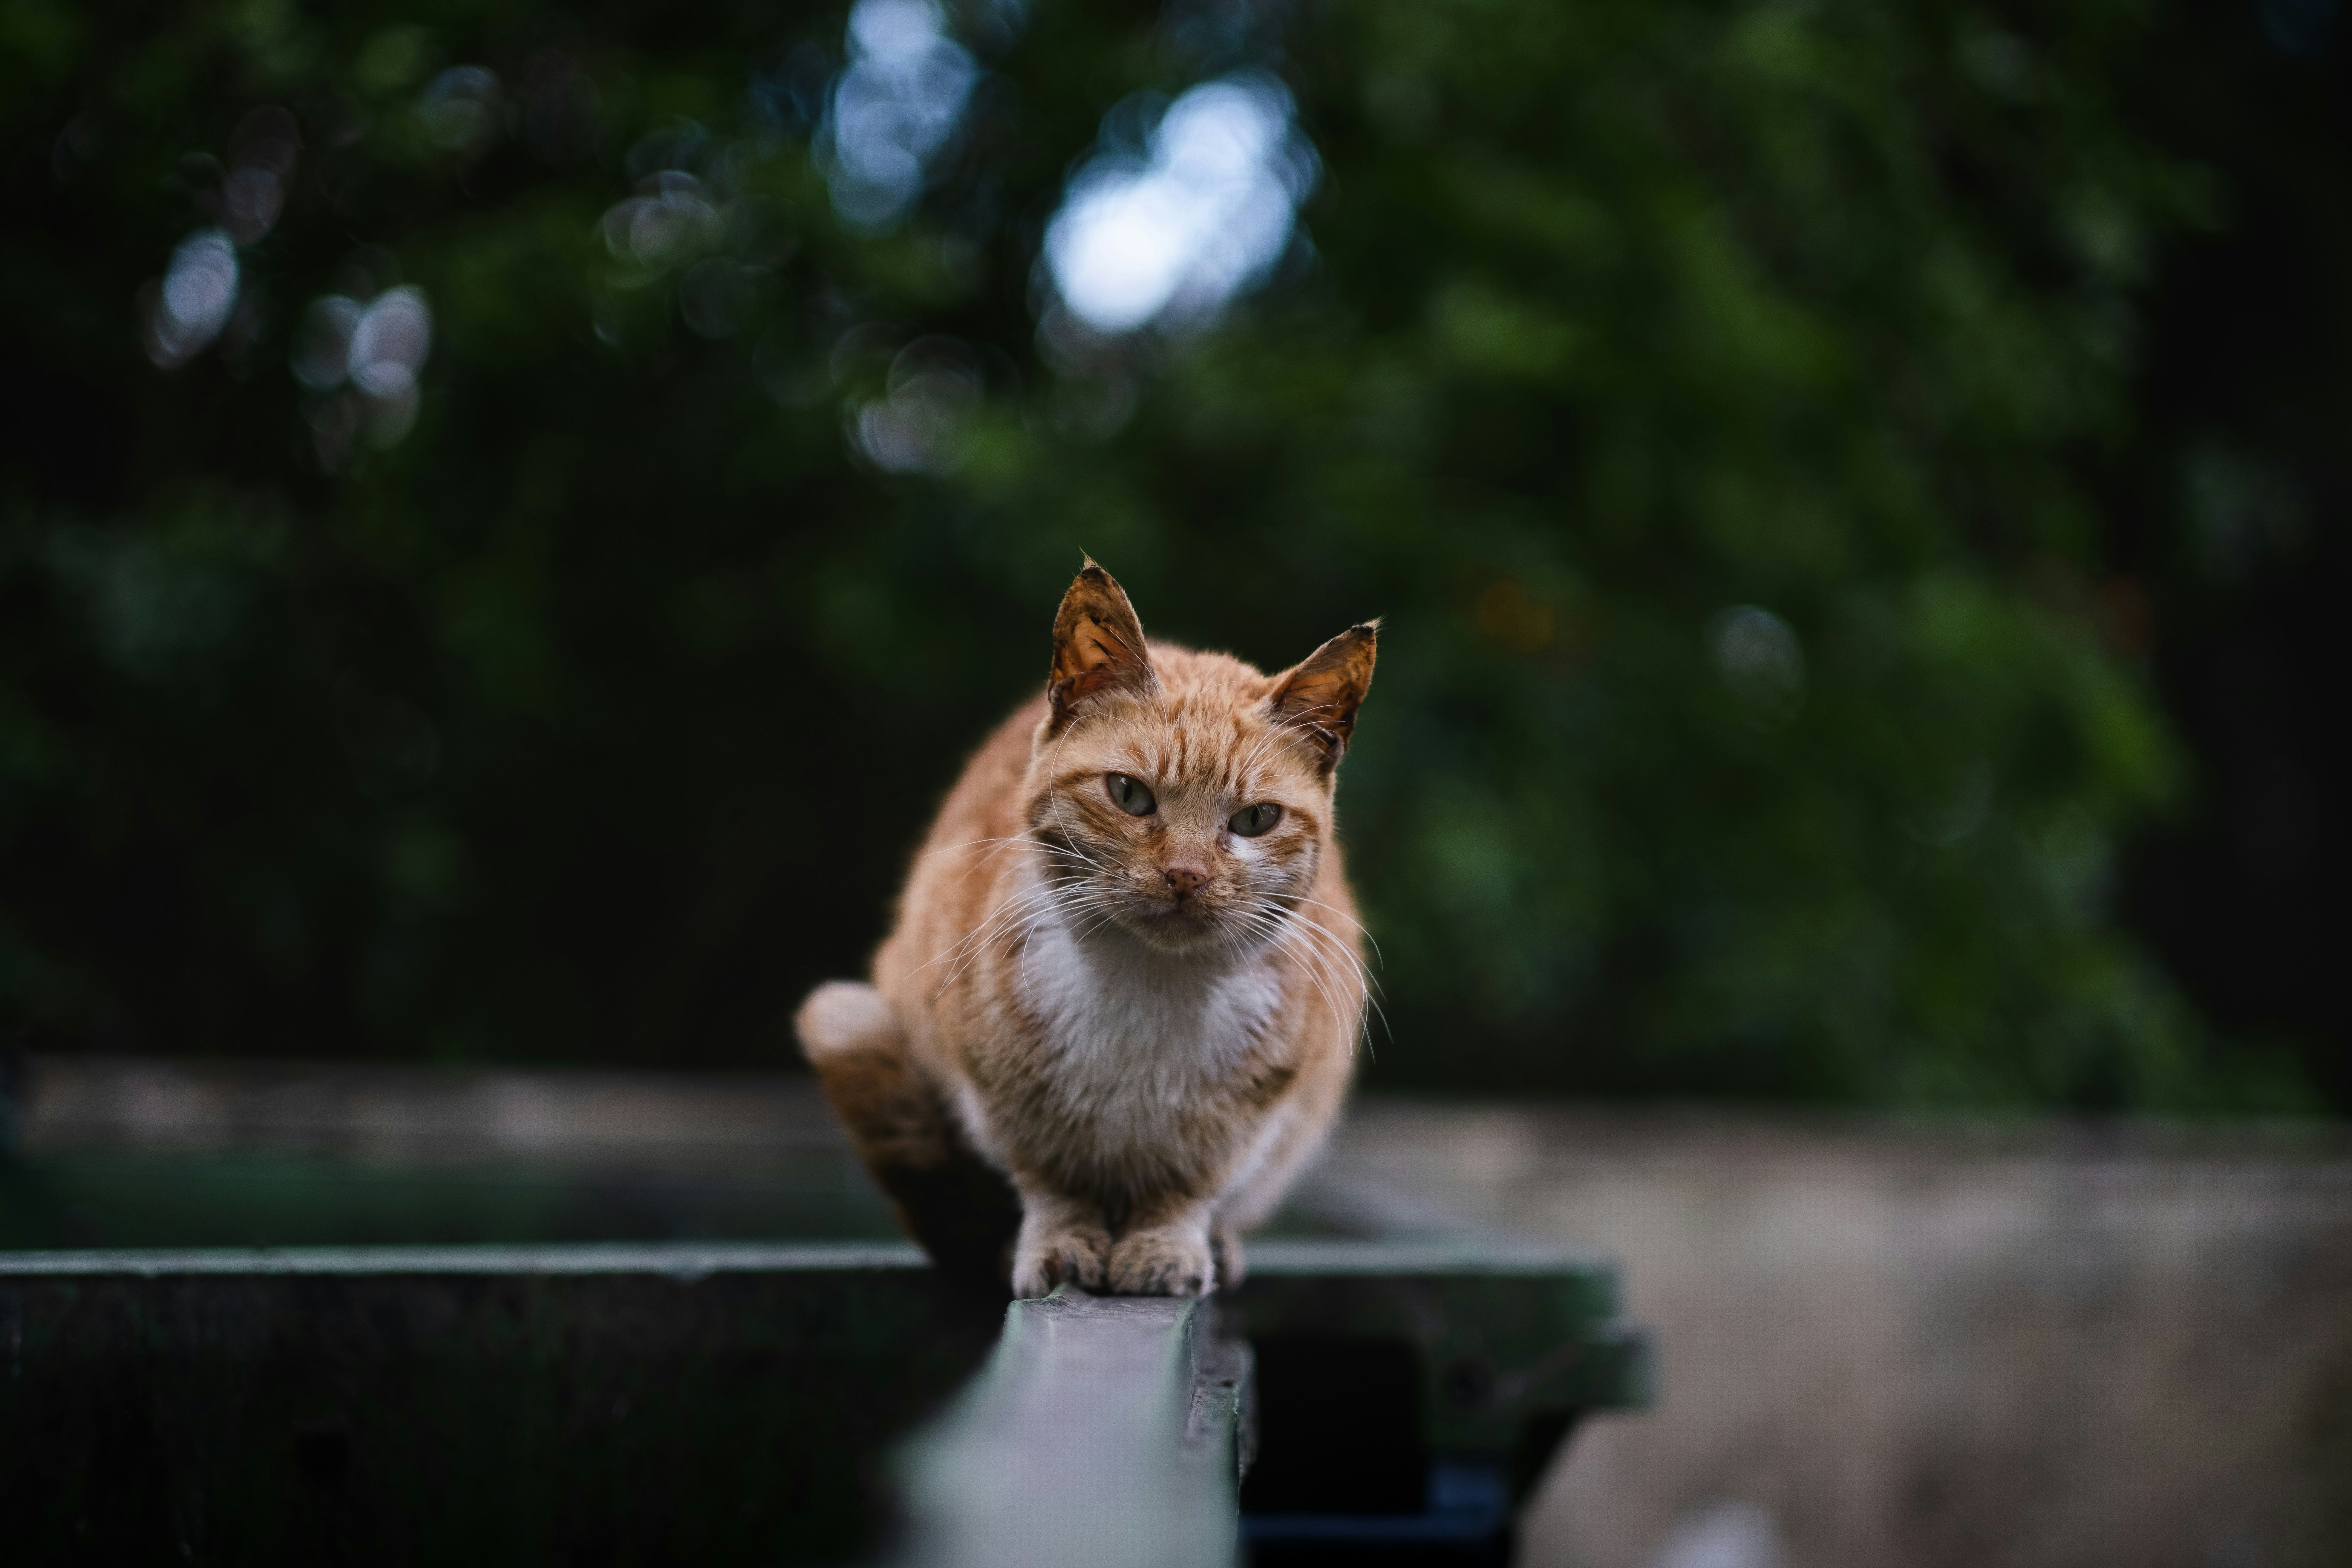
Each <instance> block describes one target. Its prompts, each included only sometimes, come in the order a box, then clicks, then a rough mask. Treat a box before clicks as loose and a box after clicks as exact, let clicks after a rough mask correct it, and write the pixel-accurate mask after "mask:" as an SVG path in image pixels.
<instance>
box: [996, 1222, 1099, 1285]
mask: <svg viewBox="0 0 2352 1568" xmlns="http://www.w3.org/2000/svg"><path fill="white" fill-rule="evenodd" d="M1110 1253H1111V1245H1110V1232H1108V1231H1107V1230H1105V1229H1103V1228H1102V1227H1101V1226H1094V1225H1084V1224H1077V1225H1064V1226H1051V1227H1040V1228H1038V1229H1037V1230H1036V1232H1035V1233H1034V1235H1033V1234H1031V1232H1030V1230H1029V1227H1027V1226H1024V1227H1023V1230H1022V1237H1021V1243H1020V1245H1019V1246H1018V1247H1015V1248H1014V1249H1013V1294H1014V1295H1015V1296H1019V1297H1022V1298H1024V1299H1034V1298H1035V1297H1039V1296H1048V1295H1051V1294H1052V1293H1053V1290H1054V1287H1055V1286H1056V1285H1075V1286H1076V1287H1077V1288H1078V1289H1081V1290H1099V1289H1102V1288H1103V1281H1104V1279H1106V1278H1107V1277H1108V1267H1109V1260H1110Z"/></svg>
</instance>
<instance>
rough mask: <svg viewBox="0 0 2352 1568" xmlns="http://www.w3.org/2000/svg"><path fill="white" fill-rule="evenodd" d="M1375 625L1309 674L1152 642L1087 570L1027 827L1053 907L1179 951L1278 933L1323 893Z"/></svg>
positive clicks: (1073, 591) (1255, 941)
mask: <svg viewBox="0 0 2352 1568" xmlns="http://www.w3.org/2000/svg"><path fill="white" fill-rule="evenodd" d="M1377 637H1378V623H1377V622H1370V623H1367V624H1365V625H1363V626H1350V627H1349V628H1348V629H1347V630H1346V631H1344V632H1341V633H1340V634H1339V636H1338V637H1333V638H1332V639H1331V640H1330V641H1329V642H1327V643H1325V644H1324V645H1323V646H1322V647H1319V648H1317V649H1316V650H1315V651H1314V652H1313V653H1312V654H1309V655H1308V656H1307V658H1306V659H1305V660H1304V661H1302V662H1301V663H1300V664H1298V665H1297V667H1296V668H1291V669H1287V670H1285V671H1283V672H1282V673H1281V674H1279V675H1271V676H1269V675H1262V674H1260V673H1259V672H1258V671H1257V670H1255V669H1254V668H1251V667H1250V666H1248V665H1246V664H1244V663H1243V662H1242V661H1241V660H1239V659H1237V658H1230V657H1228V656H1226V655H1224V654H1218V653H1192V652H1190V651H1188V650H1186V649H1183V648H1178V647H1168V646H1166V645H1164V644H1163V645H1160V646H1159V647H1151V646H1150V645H1147V644H1146V643H1145V641H1144V637H1143V626H1142V623H1141V622H1140V621H1139V620H1138V619H1137V618H1136V614H1135V608H1134V606H1133V605H1129V603H1128V599H1127V595H1126V594H1125V593H1124V592H1123V591H1121V589H1120V588H1119V585H1118V584H1117V583H1116V582H1114V581H1112V580H1111V575H1110V574H1109V573H1108V572H1106V571H1104V570H1103V569H1102V568H1101V567H1099V566H1097V565H1096V564H1094V563H1092V562H1088V563H1087V567H1086V570H1085V571H1083V572H1081V573H1079V574H1078V576H1077V580H1076V582H1074V583H1072V584H1070V591H1069V593H1068V594H1066V595H1064V597H1063V599H1062V607H1061V612H1060V614H1058V615H1057V616H1055V618H1054V667H1053V672H1052V674H1051V676H1050V677H1049V678H1048V680H1047V684H1046V691H1045V695H1046V708H1047V711H1046V715H1045V721H1044V722H1043V723H1041V724H1040V725H1039V726H1038V730H1037V738H1036V742H1035V745H1034V750H1033V753H1032V759H1031V765H1030V771H1029V798H1028V802H1027V805H1028V820H1029V826H1030V829H1031V831H1032V833H1033V835H1034V837H1036V838H1037V840H1038V841H1039V842H1040V843H1041V844H1043V845H1044V846H1045V847H1046V850H1047V852H1048V858H1047V868H1048V874H1049V875H1050V876H1051V877H1052V878H1053V879H1054V882H1055V889H1056V891H1057V895H1058V898H1057V901H1058V902H1060V903H1061V904H1062V905H1063V907H1064V908H1065V909H1066V910H1070V911H1072V912H1073V913H1074V914H1076V916H1077V917H1079V919H1080V921H1082V922H1091V923H1098V924H1099V925H1101V926H1102V927H1105V928H1110V927H1116V928H1118V929H1121V930H1123V931H1127V932H1128V933H1129V934H1131V935H1133V936H1135V937H1137V938H1139V939H1140V940H1141V941H1143V942H1146V943H1148V944H1150V946H1152V947H1155V948H1159V949H1161V950H1164V951H1170V952H1184V951H1199V950H1205V949H1212V948H1219V947H1222V948H1226V949H1229V950H1231V949H1242V948H1247V947H1253V946H1256V945H1260V944H1262V943H1265V942H1274V941H1276V940H1277V939H1278V937H1279V934H1280V930H1281V926H1282V924H1283V922H1284V921H1286V920H1287V919H1288V917H1289V915H1290V913H1291V912H1292V910H1295V909H1296V908H1297V906H1298V902H1299V900H1303V899H1307V898H1309V897H1311V896H1312V895H1313V889H1314V883H1315V876H1316V870H1317V868H1318V864H1319V862H1320V860H1321V858H1322V856H1323V854H1324V853H1325V850H1326V847H1327V846H1328V843H1329V841H1330V837H1331V796H1332V789H1333V786H1334V784H1336V783H1337V782H1338V773H1339V759H1340V757H1341V756H1342V755H1343V754H1344V753H1345V752H1346V751H1347V749H1348V742H1349V736H1350V735H1351V734H1352V733H1353V732H1354V730H1355V723H1356V710H1357V708H1358V706H1359V705H1360V704H1361V703H1362V701H1363V700H1364V694H1365V692H1366V691H1367V690H1369V689H1370V687H1371V683H1372V660H1373V657H1374V653H1375V648H1376V642H1377Z"/></svg>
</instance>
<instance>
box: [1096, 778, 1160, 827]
mask: <svg viewBox="0 0 2352 1568" xmlns="http://www.w3.org/2000/svg"><path fill="white" fill-rule="evenodd" d="M1103 785H1104V787H1105V788H1107V789H1108V790H1109V791H1110V798H1111V802H1112V804H1113V805H1117V806H1118V808H1119V810H1121V811H1123V812H1125V813H1127V815H1128V816H1150V815H1151V814H1152V812H1153V811H1154V810H1156V809H1157V808H1158V806H1159V805H1160V803H1159V802H1158V801H1156V800H1154V799H1153V798H1152V797H1151V791H1150V790H1149V789H1147V788H1145V787H1144V784H1143V781H1142V780H1141V779H1131V778H1129V777H1128V776H1127V775H1126V774H1125V773H1105V774H1104V775H1103Z"/></svg>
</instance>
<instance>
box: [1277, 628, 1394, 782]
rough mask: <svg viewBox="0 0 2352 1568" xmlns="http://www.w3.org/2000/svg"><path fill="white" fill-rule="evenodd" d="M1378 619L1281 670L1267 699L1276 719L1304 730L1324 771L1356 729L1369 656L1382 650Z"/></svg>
mask: <svg viewBox="0 0 2352 1568" xmlns="http://www.w3.org/2000/svg"><path fill="white" fill-rule="evenodd" d="M1380 631H1381V623H1380V622H1378V621H1366V622H1365V623H1364V624H1363V625H1362V626H1349V628H1348V629H1347V630H1346V631H1344V632H1341V633H1340V634H1339V636H1338V637H1333V638H1332V639H1331V640H1330V641H1329V642H1327V643H1325V644H1324V645H1323V646H1322V647H1318V648H1317V649H1316V650H1315V651H1314V652H1313V653H1310V654H1308V655H1307V658H1305V659H1304V660H1303V661H1301V663H1300V664H1299V666H1298V668H1296V669H1294V670H1292V671H1290V672H1289V673H1288V674H1286V675H1285V676H1284V677H1283V678H1282V679H1280V680H1279V681H1277V682H1276V685H1275V688H1274V695H1273V696H1271V697H1269V698H1267V699H1266V700H1265V702H1266V707H1267V708H1268V709H1269V710H1272V712H1273V714H1274V719H1275V722H1276V723H1278V724H1281V725H1284V726H1286V728H1290V729H1295V730H1300V731H1305V732H1306V733H1307V736H1308V737H1309V738H1311V739H1312V740H1313V741H1314V742H1315V745H1316V748H1317V750H1318V752H1319V753H1320V755H1321V762H1322V772H1323V773H1325V774H1326V775H1328V774H1329V773H1330V772H1331V770H1332V769H1333V768H1336V767H1338V766H1339V758H1340V757H1341V756H1342V755H1343V754H1345V753H1346V752H1347V750H1348V738H1349V736H1350V735H1353V734H1354V733H1355V732H1356V710H1357V709H1358V708H1360V707H1361V706H1362V705H1363V701H1364V694H1365V693H1366V692H1368V691H1370V690H1371V689H1372V660H1373V658H1375V657H1377V656H1378V654H1379V652H1380Z"/></svg>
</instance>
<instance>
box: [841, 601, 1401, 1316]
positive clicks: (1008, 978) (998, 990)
mask: <svg viewBox="0 0 2352 1568" xmlns="http://www.w3.org/2000/svg"><path fill="white" fill-rule="evenodd" d="M1375 647H1376V627H1375V626H1373V625H1366V626H1355V627H1351V628H1350V629H1349V630H1348V631H1346V632H1343V633H1341V634H1340V635H1339V637H1334V638H1332V639H1331V641H1329V642H1328V643H1326V644H1325V645H1324V646H1323V647H1320V648H1318V649H1317V650H1316V652H1315V653H1314V654H1313V655H1311V656H1310V657H1309V658H1307V660H1306V661H1305V662H1303V663H1302V664H1300V665H1298V666H1297V668H1294V669H1291V670H1288V671H1286V672H1284V673H1283V674H1281V675H1278V676H1267V675H1262V674H1260V673H1259V672H1258V671H1257V670H1255V669H1254V668H1251V667H1250V666H1248V665H1246V664H1244V663H1242V662H1241V661H1240V660H1239V659H1235V658H1229V657H1227V656H1226V655H1223V654H1216V653H1193V652H1190V651H1187V650H1185V649H1183V648H1179V647H1171V646H1169V645H1167V644H1165V643H1155V644H1147V643H1146V642H1145V640H1144V637H1143V629H1142V626H1141V624H1140V623H1139V621H1138V620H1137V618H1136V616H1135V612H1134V609H1133V608H1132V606H1131V605H1129V603H1128V599H1127V595H1125V594H1124V593H1123V592H1122V591H1121V590H1120V588H1119V586H1118V584H1117V583H1115V582H1113V581H1112V580H1111V577H1110V575H1109V574H1108V573H1107V572H1105V571H1103V570H1102V568H1100V567H1099V566H1097V565H1095V564H1093V563H1091V562H1090V563H1087V569H1086V570H1085V571H1084V572H1082V573H1081V574H1079V575H1078V577H1077V580H1076V582H1074V583H1073V584H1071V586H1070V590H1069V593H1068V594H1067V595H1066V596H1065V598H1064V600H1063V602H1062V606H1061V611H1060V613H1059V615H1057V616H1056V617H1055V630H1054V663H1053V668H1052V671H1051V674H1050V676H1049V679H1048V683H1047V689H1046V691H1045V694H1044V695H1042V696H1040V697H1039V698H1038V699H1036V700H1034V701H1033V702H1031V703H1029V704H1028V705H1027V706H1025V707H1024V708H1023V709H1022V710H1020V711H1018V712H1016V713H1015V714H1013V717H1012V718H1011V719H1010V720H1008V721H1006V722H1005V723H1004V725H1003V727H1002V728H1001V729H999V730H998V731H996V733H995V734H994V735H993V736H992V737H991V738H990V740H989V741H988V742H987V743H986V744H984V745H983V746H982V748H981V750H980V752H979V753H978V754H977V755H976V756H974V757H973V758H972V760H971V763H970V764H969V765H968V766H967V767H966V769H965V770H964V773H963V777H962V779H961V781H960V782H959V783H958V784H956V786H955V788H954V790H953V791H952V792H950V795H949V796H948V799H947V802H946V805H944V806H943V807H942V808H941V809H940V815H939V818H938V820H937V822H935V823H934V824H933V826H932V827H931V831H930V835H929V837H928V838H927V839H926V840H925V841H924V844H923V847H922V850H921V852H920V854H919V857H918V858H917V859H916V862H915V866H914V869H913V871H912V873H911V874H910V875H909V876H908V881H907V886H906V889H905V891H904V892H903V894H902V895H901V897H900V900H899V906H898V924H897V927H896V929H895V930H893V931H892V932H891V933H890V936H889V938H888V940H887V941H886V942H884V943H883V945H882V948H881V951H880V952H878V953H877V954H876V956H875V960H874V973H873V979H872V984H871V985H870V986H867V985H860V984H854V983H850V982H838V981H837V982H834V983H832V984H827V985H824V986H821V987H819V988H818V990H817V991H816V992H815V993H814V994H812V995H811V997H810V998H809V1000H808V1002H807V1003H806V1004H805V1005H803V1008H802V1010H801V1014H800V1018H799V1026H800V1031H801V1038H802V1042H803V1047H804V1048H805V1049H806V1051H807V1053H808V1056H809V1059H810V1060H811V1061H812V1062H813V1063H814V1065H815V1066H816V1068H817V1070H818V1072H819V1075H820V1077H821V1078H823V1079H824V1082H825V1085H826V1089H827V1092H828V1094H829V1095H830V1096H831V1098H832V1100H833V1101H834V1104H835V1110H836V1111H837V1112H838V1113H839V1114H840V1115H841V1117H842V1119H843V1121H845V1123H846V1124H847V1125H848V1127H849V1129H850V1131H851V1133H852V1135H853V1137H854V1138H856V1141H857V1142H858V1145H859V1147H860V1149H861V1151H862V1152H865V1153H866V1157H867V1159H868V1163H871V1164H874V1165H875V1166H876V1168H877V1175H881V1176H883V1177H884V1179H885V1185H886V1186H890V1187H891V1190H892V1191H894V1192H898V1190H899V1188H898V1186H896V1185H893V1181H894V1180H895V1179H896V1176H897V1175H898V1173H903V1172H904V1171H906V1170H908V1169H932V1168H946V1167H948V1166H949V1165H950V1163H951V1162H952V1161H953V1160H954V1159H955V1158H957V1157H958V1156H959V1154H960V1153H961V1154H962V1156H963V1157H965V1158H967V1159H968V1158H969V1153H968V1152H969V1151H976V1152H978V1154H979V1156H980V1158H981V1159H982V1160H984V1161H985V1162H986V1163H987V1164H988V1165H990V1166H992V1167H994V1168H995V1169H996V1170H998V1171H1001V1172H1003V1174H1004V1176H1005V1177H1006V1178H1008V1179H1009V1181H1010V1183H1011V1184H1012V1187H1013V1191H1014V1192H1015V1193H1016V1194H1018V1196H1019V1200H1020V1209H1021V1218H1020V1225H1019V1231H1018V1235H1017V1237H1015V1238H1014V1245H1013V1248H1012V1256H1011V1258H1010V1259H1009V1273H1010V1276H1011V1283H1012V1286H1013V1290H1014V1292H1015V1293H1016V1294H1018V1295H1023V1296H1034V1295H1042V1294H1044V1293H1045V1291H1047V1290H1049V1289H1052V1288H1053V1287H1054V1286H1055V1285H1056V1284H1058V1283H1063V1282H1068V1283H1072V1284H1076V1285H1078V1286H1081V1287H1084V1288H1086V1289H1097V1290H1102V1289H1108V1290H1111V1291H1117V1292H1121V1293H1127V1294H1139V1295H1192V1294H1198V1293H1200V1292H1202V1291H1204V1290H1208V1289H1212V1288H1213V1287H1214V1286H1215V1285H1216V1284H1218V1283H1221V1282H1222V1283H1224V1284H1228V1285H1230V1284H1232V1283H1234V1281H1236V1280H1237V1279H1239V1278H1240V1274H1241V1269H1242V1254H1241V1248H1240V1245H1239V1243H1238V1241H1237V1240H1236V1235H1237V1233H1238V1232H1239V1231H1241V1230H1243V1229H1245V1228H1247V1227H1249V1226H1253V1225H1255V1224H1256V1223H1258V1222H1259V1221H1261V1220H1263V1219H1264V1218H1265V1216H1266V1215H1268V1214H1270V1213H1271V1212H1272V1211H1273V1209H1274V1208H1275V1206H1276V1204H1277V1203H1279V1202H1280V1200H1281V1198H1282V1195H1283V1194H1284V1192H1285V1191H1286V1189H1287V1188H1288V1186H1289V1185H1290V1183H1291V1182H1292V1180H1293V1178H1294V1177H1295V1176H1296V1175H1297V1173H1298V1171H1299V1169H1300V1168H1301V1167H1302V1166H1303V1165H1304V1164H1305V1163H1306V1162H1307V1160H1308V1159H1309V1158H1310V1157H1311V1156H1312V1155H1313V1154H1314V1152H1316V1150H1317V1149H1318V1147H1319V1146H1320V1145H1321V1143H1322V1142H1323V1139H1324V1137H1325V1136H1326V1134H1327V1133H1328V1131H1329V1130H1330V1128H1331V1125H1332V1123H1333V1121H1335V1120H1336V1118H1337V1117H1338V1115H1339V1106H1340V1102H1341V1100H1342V1099H1343V1098H1344V1097H1345V1094H1346V1091H1347V1086H1348V1079H1349V1073H1350V1071H1351V1069H1352V1064H1353V1061H1354V1055H1355V1046H1356V1042H1357V1038H1358V1037H1359V1035H1360V1033H1361V1030H1362V1025H1363V1014H1364V1006H1365V991H1364V978H1363V974H1364V972H1363V965H1362V962H1361V956H1360V945H1359V942H1360V937H1359V933H1360V929H1361V928H1360V926H1359V924H1358V923H1357V921H1356V915H1355V908H1354V901H1353V900H1352V899H1350V897H1349V892H1348V884H1347V879H1346V877H1345V876H1344V875H1343V873H1342V870H1341V867H1340V860H1339V843H1338V840H1337V838H1336V837H1335V835H1334V831H1333V821H1332V793H1333V788H1334V785H1335V784H1336V782H1337V778H1338V768H1339V759H1340V757H1341V756H1342V754H1343V753H1344V752H1346V749H1347V745H1348V742H1349V736H1350V735H1351V734H1352V731H1353V726H1354V722H1355V716H1356V710H1357V707H1358V705H1359V704H1360V702H1361V701H1362V700H1363V697H1364V694H1365V692H1366V691H1367V690H1368V689H1370V684H1371V674H1372V663H1373V658H1374V655H1375ZM1122 781H1124V782H1122ZM1147 804H1148V806H1149V809H1145V810H1138V809H1137V807H1139V806H1143V805H1147ZM1267 806H1272V807H1276V808H1278V809H1277V811H1276V813H1274V814H1271V815H1270V814H1268V813H1266V812H1265V811H1264V810H1263V809H1262V808H1264V807H1267ZM1269 822H1270V826H1268V825H1267V824H1268V823H1269ZM1253 830H1255V831H1253ZM877 1086H879V1087H877ZM917 1228H918V1231H919V1234H920V1233H921V1231H920V1226H918V1227H917Z"/></svg>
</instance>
